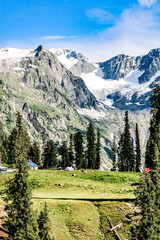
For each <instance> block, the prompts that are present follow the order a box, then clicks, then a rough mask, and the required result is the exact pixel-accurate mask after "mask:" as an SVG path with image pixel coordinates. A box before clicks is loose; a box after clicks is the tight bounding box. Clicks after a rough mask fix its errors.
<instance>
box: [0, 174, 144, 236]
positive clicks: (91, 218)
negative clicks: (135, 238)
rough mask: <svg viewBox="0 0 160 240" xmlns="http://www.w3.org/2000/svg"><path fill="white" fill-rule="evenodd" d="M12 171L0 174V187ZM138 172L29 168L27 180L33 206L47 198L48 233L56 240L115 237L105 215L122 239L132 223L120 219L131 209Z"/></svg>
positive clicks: (128, 234) (0, 201)
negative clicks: (49, 220) (49, 229)
mask: <svg viewBox="0 0 160 240" xmlns="http://www.w3.org/2000/svg"><path fill="white" fill-rule="evenodd" d="M12 177H14V174H5V173H1V174H0V186H1V187H0V189H3V187H4V183H5V181H6V180H8V179H9V178H12ZM139 179H140V174H139V173H118V172H101V171H95V170H90V171H87V173H84V172H82V171H80V170H79V171H78V170H77V171H73V172H70V171H53V170H38V171H34V170H31V171H30V174H29V182H30V186H31V188H32V194H33V206H34V209H36V210H38V211H40V209H41V208H42V206H43V205H44V203H45V202H46V203H47V205H48V208H49V215H50V219H51V235H52V236H54V239H55V240H61V239H62V240H68V239H69V240H70V239H84V240H85V239H91V240H92V239H93V240H99V239H107V240H110V239H111V240H112V239H113V240H114V239H116V237H115V235H114V234H113V233H110V232H109V229H110V226H109V223H108V221H107V218H106V217H107V216H108V217H109V219H110V220H111V221H112V224H113V225H114V226H115V225H117V224H119V223H120V222H122V227H121V228H120V229H119V230H117V231H118V233H119V235H120V236H121V238H122V239H126V238H129V236H130V229H131V226H132V223H131V221H130V220H128V219H127V220H125V221H123V220H122V219H123V217H124V216H125V215H126V214H127V213H128V212H130V211H131V205H132V204H131V203H132V201H133V200H134V198H135V196H134V190H135V188H136V186H133V185H132V183H138V181H139ZM0 203H1V204H4V203H3V199H2V198H1V199H0Z"/></svg>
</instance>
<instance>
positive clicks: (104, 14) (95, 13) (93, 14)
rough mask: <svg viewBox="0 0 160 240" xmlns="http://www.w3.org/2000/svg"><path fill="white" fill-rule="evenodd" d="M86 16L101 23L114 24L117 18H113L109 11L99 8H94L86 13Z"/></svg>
mask: <svg viewBox="0 0 160 240" xmlns="http://www.w3.org/2000/svg"><path fill="white" fill-rule="evenodd" d="M86 15H87V16H88V17H89V18H90V19H97V20H98V22H100V23H107V22H113V21H114V20H115V17H114V16H113V14H111V13H110V12H108V11H104V10H102V9H99V8H93V9H90V10H88V11H87V12H86Z"/></svg>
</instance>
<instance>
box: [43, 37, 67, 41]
mask: <svg viewBox="0 0 160 240" xmlns="http://www.w3.org/2000/svg"><path fill="white" fill-rule="evenodd" d="M64 38H66V36H44V37H40V38H39V39H41V40H58V39H64Z"/></svg>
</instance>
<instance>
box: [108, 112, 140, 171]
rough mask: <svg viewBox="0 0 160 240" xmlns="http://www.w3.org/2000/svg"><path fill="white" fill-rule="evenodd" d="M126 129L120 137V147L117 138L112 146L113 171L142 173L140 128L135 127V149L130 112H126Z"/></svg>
mask: <svg viewBox="0 0 160 240" xmlns="http://www.w3.org/2000/svg"><path fill="white" fill-rule="evenodd" d="M124 121H125V127H124V131H123V133H122V134H121V136H120V140H119V142H118V147H117V146H116V142H115V137H114V140H113V145H112V160H113V168H112V171H116V170H118V171H120V172H140V170H141V147H140V138H139V127H138V124H137V123H136V127H135V147H134V143H133V142H134V141H133V139H134V138H133V137H131V134H130V124H129V117H128V111H126V112H125V119H124Z"/></svg>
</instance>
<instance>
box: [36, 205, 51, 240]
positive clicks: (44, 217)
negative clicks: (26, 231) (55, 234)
mask: <svg viewBox="0 0 160 240" xmlns="http://www.w3.org/2000/svg"><path fill="white" fill-rule="evenodd" d="M49 224H50V219H49V214H48V208H47V204H46V203H45V205H44V209H43V210H41V212H40V215H39V218H38V227H39V237H40V239H41V240H51V237H50V235H49V231H50V226H49Z"/></svg>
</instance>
